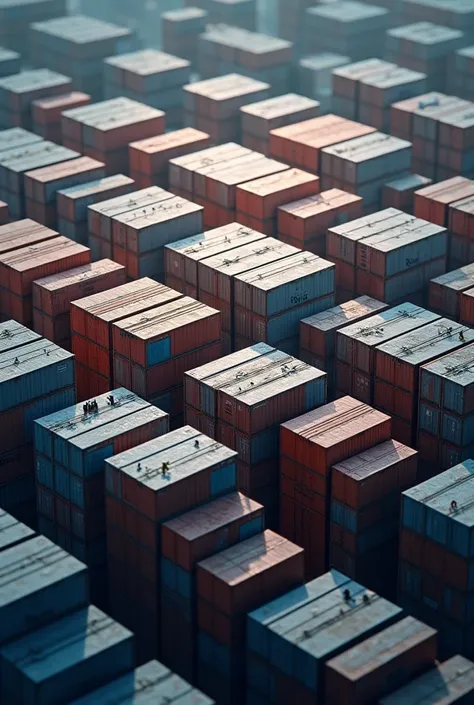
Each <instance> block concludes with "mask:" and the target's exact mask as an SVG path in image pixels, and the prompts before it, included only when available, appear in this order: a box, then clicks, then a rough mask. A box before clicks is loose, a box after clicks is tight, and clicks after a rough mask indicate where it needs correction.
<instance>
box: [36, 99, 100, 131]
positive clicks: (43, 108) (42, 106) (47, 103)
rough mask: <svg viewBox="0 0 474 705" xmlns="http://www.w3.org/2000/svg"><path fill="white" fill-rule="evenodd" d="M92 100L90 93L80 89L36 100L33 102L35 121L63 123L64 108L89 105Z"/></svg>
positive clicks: (38, 122)
mask: <svg viewBox="0 0 474 705" xmlns="http://www.w3.org/2000/svg"><path fill="white" fill-rule="evenodd" d="M90 102H91V97H90V95H87V93H81V92H80V91H71V92H70V93H64V94H63V95H57V96H53V97H52V98H40V99H39V100H34V101H33V102H32V104H31V109H32V117H33V122H34V123H36V124H37V125H54V124H56V123H61V115H62V113H63V111H64V110H71V109H72V108H80V107H83V106H85V105H89V103H90Z"/></svg>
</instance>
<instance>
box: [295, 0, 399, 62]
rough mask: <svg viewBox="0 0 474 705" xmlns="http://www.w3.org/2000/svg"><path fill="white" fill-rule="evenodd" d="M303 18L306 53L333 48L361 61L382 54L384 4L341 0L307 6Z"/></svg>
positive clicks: (387, 18) (386, 16)
mask: <svg viewBox="0 0 474 705" xmlns="http://www.w3.org/2000/svg"><path fill="white" fill-rule="evenodd" d="M303 22H304V27H303V28H302V33H303V46H304V48H305V51H306V53H311V52H313V53H314V52H320V51H335V52H336V53H337V54H342V55H343V56H350V57H351V59H352V61H361V60H362V59H367V58H369V57H379V56H382V55H383V49H384V43H385V33H386V31H387V29H388V28H389V26H390V13H389V11H388V10H387V9H385V8H384V7H379V6H376V5H370V4H368V3H362V2H356V1H355V0H342V1H341V2H333V3H325V4H321V5H316V6H315V7H309V8H308V9H307V10H306V12H305V16H304V19H303Z"/></svg>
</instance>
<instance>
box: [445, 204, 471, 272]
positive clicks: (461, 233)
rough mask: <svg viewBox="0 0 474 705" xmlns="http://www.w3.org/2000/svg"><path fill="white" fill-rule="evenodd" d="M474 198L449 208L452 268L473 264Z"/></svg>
mask: <svg viewBox="0 0 474 705" xmlns="http://www.w3.org/2000/svg"><path fill="white" fill-rule="evenodd" d="M473 214H474V197H473V196H470V197H469V198H464V199H463V200H462V201H456V202H455V203H452V204H451V205H450V207H449V229H450V231H451V249H450V264H451V266H452V267H457V266H459V265H466V264H471V261H472V259H473V257H472V255H473V252H474V243H473V235H472V232H473V231H472V218H473Z"/></svg>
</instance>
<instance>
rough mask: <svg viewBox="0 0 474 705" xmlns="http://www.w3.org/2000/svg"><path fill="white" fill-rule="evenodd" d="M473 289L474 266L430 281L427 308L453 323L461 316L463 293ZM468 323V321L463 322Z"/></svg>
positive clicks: (471, 265) (470, 265)
mask: <svg viewBox="0 0 474 705" xmlns="http://www.w3.org/2000/svg"><path fill="white" fill-rule="evenodd" d="M472 288H474V264H468V265H467V266H466V267H461V268H460V269H455V270H454V271H452V272H447V273H446V274H443V275H442V276H441V277H436V278H435V279H432V280H431V281H430V284H429V289H428V302H429V307H430V308H431V309H432V310H433V311H437V312H438V313H440V314H441V315H443V316H449V318H452V319H453V321H459V319H460V316H461V301H462V298H463V293H464V292H467V291H469V289H472ZM465 322H466V323H468V321H467V320H466V321H465Z"/></svg>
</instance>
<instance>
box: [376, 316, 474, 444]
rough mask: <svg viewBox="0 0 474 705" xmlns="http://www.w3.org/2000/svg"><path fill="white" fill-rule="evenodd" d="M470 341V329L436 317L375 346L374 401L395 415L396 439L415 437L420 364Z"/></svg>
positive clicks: (472, 334) (473, 337)
mask: <svg viewBox="0 0 474 705" xmlns="http://www.w3.org/2000/svg"><path fill="white" fill-rule="evenodd" d="M473 340H474V330H472V329H470V328H467V327H466V326H462V325H460V324H458V323H453V321H451V320H449V319H448V318H440V319H438V320H437V321H434V322H433V323H429V324H428V325H426V326H423V327H422V328H419V329H417V330H416V331H412V332H411V333H405V334H404V335H401V336H400V337H398V338H396V339H395V340H392V341H390V342H386V343H383V344H382V345H379V346H377V348H376V350H375V385H374V403H375V406H376V407H378V408H379V409H383V410H384V411H386V412H387V413H389V414H391V415H392V416H393V417H395V418H396V422H394V428H393V435H394V438H395V439H396V440H399V441H401V442H402V443H406V444H407V445H411V444H412V443H413V442H414V440H415V439H416V430H417V429H416V426H417V416H418V395H419V389H420V387H419V382H420V368H421V366H422V365H426V364H427V363H429V362H431V361H432V360H436V359H437V358H439V357H443V356H444V355H446V354H448V353H451V354H452V353H453V352H454V351H455V350H456V349H458V348H462V347H464V346H465V345H467V344H468V343H471V342H473Z"/></svg>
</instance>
